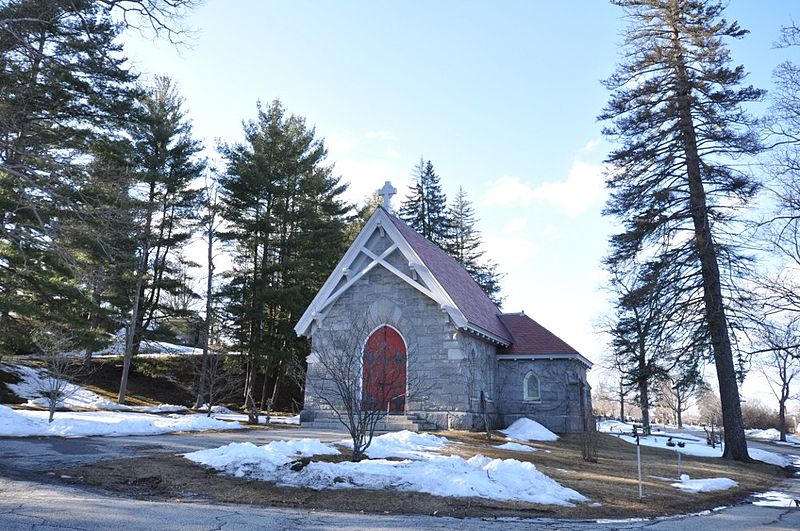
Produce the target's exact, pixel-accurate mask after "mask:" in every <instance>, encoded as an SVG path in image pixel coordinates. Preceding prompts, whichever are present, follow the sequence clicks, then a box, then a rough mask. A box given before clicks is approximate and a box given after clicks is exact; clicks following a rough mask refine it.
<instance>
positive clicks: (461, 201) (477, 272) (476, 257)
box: [444, 187, 502, 306]
mask: <svg viewBox="0 0 800 531" xmlns="http://www.w3.org/2000/svg"><path fill="white" fill-rule="evenodd" d="M446 217H447V237H446V239H445V240H444V251H445V252H447V254H449V255H450V256H452V257H453V258H454V259H455V260H456V261H457V262H458V263H459V264H461V265H462V266H464V269H466V270H467V272H468V273H469V274H470V275H471V276H472V278H473V279H475V282H477V283H478V285H479V286H480V287H481V288H482V289H483V291H484V292H486V294H487V295H488V296H489V298H491V299H492V301H493V302H494V303H495V304H497V305H498V306H499V305H500V304H501V303H502V297H500V279H501V278H502V275H501V274H500V273H498V272H497V266H496V265H495V264H494V263H493V262H491V261H490V260H486V259H484V256H483V255H484V253H483V250H482V249H481V247H482V242H481V235H480V232H478V230H477V229H476V228H475V225H476V224H477V219H476V218H475V211H474V209H473V208H472V203H470V201H469V200H468V199H467V194H466V192H465V191H464V189H463V188H461V187H459V188H458V194H456V197H455V198H454V199H453V201H452V203H451V204H450V206H449V207H448V209H447V213H446Z"/></svg>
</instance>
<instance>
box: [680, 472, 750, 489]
mask: <svg viewBox="0 0 800 531" xmlns="http://www.w3.org/2000/svg"><path fill="white" fill-rule="evenodd" d="M671 485H672V486H673V487H677V488H679V489H681V490H685V491H687V492H711V491H714V490H727V489H730V488H733V487H735V486H737V485H738V483H737V482H735V481H734V480H732V479H730V478H706V479H691V478H690V477H689V476H688V475H686V474H681V480H680V481H678V482H677V483H671Z"/></svg>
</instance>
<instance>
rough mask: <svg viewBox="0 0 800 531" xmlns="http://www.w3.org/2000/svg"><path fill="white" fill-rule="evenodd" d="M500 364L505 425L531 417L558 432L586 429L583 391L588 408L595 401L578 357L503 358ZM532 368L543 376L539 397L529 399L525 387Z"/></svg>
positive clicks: (499, 379) (587, 409)
mask: <svg viewBox="0 0 800 531" xmlns="http://www.w3.org/2000/svg"><path fill="white" fill-rule="evenodd" d="M497 364H498V371H497V394H498V397H499V401H500V406H499V409H500V413H501V416H502V423H503V424H504V425H506V426H508V425H510V424H511V423H512V422H514V421H515V420H517V419H519V418H521V417H528V418H532V419H533V420H535V421H537V422H539V423H540V424H542V425H544V426H545V427H547V428H548V429H549V430H550V431H553V432H556V433H566V432H576V431H581V430H582V429H583V422H582V417H581V406H580V403H581V396H580V395H581V391H583V393H584V397H583V398H584V404H585V405H584V408H585V409H584V410H585V411H587V412H591V410H592V404H591V395H590V388H589V385H588V383H587V381H586V368H585V367H584V366H583V365H582V364H580V363H578V362H577V361H574V360H516V361H513V360H499V361H498V362H497ZM529 371H532V372H533V373H534V374H535V375H536V376H537V377H538V378H539V388H540V399H539V400H525V395H524V387H523V386H524V381H525V376H526V375H527V374H528V372H529Z"/></svg>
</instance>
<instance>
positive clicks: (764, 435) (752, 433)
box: [744, 428, 781, 441]
mask: <svg viewBox="0 0 800 531" xmlns="http://www.w3.org/2000/svg"><path fill="white" fill-rule="evenodd" d="M744 433H745V434H746V435H747V436H748V437H750V438H751V439H760V440H762V441H777V440H778V439H780V438H781V432H779V431H778V430H776V429H775V428H769V429H768V430H745V431H744Z"/></svg>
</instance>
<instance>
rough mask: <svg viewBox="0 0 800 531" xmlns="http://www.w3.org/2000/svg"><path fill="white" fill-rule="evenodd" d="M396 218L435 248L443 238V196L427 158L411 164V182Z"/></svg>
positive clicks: (442, 242)
mask: <svg viewBox="0 0 800 531" xmlns="http://www.w3.org/2000/svg"><path fill="white" fill-rule="evenodd" d="M399 217H400V219H402V220H403V221H405V222H406V223H408V225H409V226H410V227H411V228H412V229H414V230H415V231H417V232H418V233H419V234H421V235H422V236H424V237H425V238H427V239H429V240H430V241H432V242H433V243H435V244H436V245H438V246H439V247H444V245H445V241H446V240H447V231H448V226H447V197H446V196H445V194H444V192H442V187H441V185H440V184H439V176H438V175H436V172H435V171H434V169H433V164H432V163H431V161H430V160H428V161H426V160H425V159H423V158H422V157H420V159H419V163H418V164H417V165H416V166H415V167H414V182H413V183H412V184H411V185H410V186H409V190H408V194H407V195H406V198H405V200H404V201H403V202H402V203H401V204H400V213H399Z"/></svg>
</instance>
